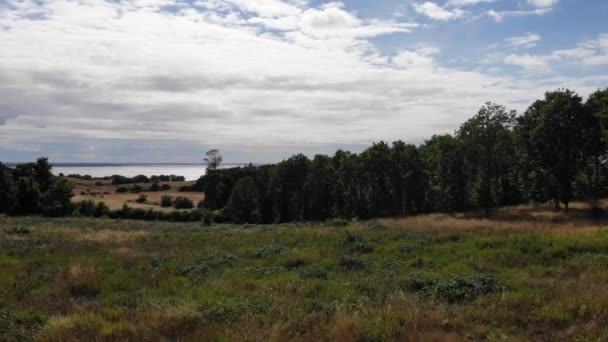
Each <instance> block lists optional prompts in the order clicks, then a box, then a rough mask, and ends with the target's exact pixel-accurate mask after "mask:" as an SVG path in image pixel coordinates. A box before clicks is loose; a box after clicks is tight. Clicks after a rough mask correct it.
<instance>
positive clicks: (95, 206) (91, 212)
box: [74, 200, 110, 217]
mask: <svg viewBox="0 0 608 342" xmlns="http://www.w3.org/2000/svg"><path fill="white" fill-rule="evenodd" d="M109 211H110V208H109V207H108V206H107V205H106V204H105V203H104V202H97V203H95V202H93V201H91V200H88V201H82V202H80V203H78V204H76V209H75V211H74V214H76V215H82V216H93V217H102V216H104V215H107V214H108V212H109Z"/></svg>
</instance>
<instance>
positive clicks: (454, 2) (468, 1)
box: [445, 0, 497, 7]
mask: <svg viewBox="0 0 608 342" xmlns="http://www.w3.org/2000/svg"><path fill="white" fill-rule="evenodd" d="M495 1H497V0H449V1H448V2H446V4H445V5H446V6H452V7H465V6H473V5H477V4H480V3H490V2H495Z"/></svg>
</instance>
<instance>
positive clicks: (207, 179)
mask: <svg viewBox="0 0 608 342" xmlns="http://www.w3.org/2000/svg"><path fill="white" fill-rule="evenodd" d="M204 160H205V162H206V163H207V173H206V174H205V176H204V178H203V179H204V182H203V191H204V192H205V200H204V202H203V205H204V207H205V208H207V209H210V210H215V209H220V208H221V205H218V201H219V197H220V193H219V192H220V191H221V189H220V182H221V179H222V175H221V173H220V172H218V171H219V169H220V166H221V164H222V160H223V158H222V155H221V154H220V151H219V150H218V149H212V150H209V151H207V153H205V158H204Z"/></svg>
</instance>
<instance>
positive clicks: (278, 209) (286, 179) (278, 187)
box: [270, 154, 310, 222]
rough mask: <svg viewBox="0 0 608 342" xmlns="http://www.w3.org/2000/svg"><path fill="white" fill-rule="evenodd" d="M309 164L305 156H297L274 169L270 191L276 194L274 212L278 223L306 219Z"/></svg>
mask: <svg viewBox="0 0 608 342" xmlns="http://www.w3.org/2000/svg"><path fill="white" fill-rule="evenodd" d="M309 163H310V161H309V160H308V158H307V157H306V156H305V155H303V154H297V155H294V156H293V157H291V158H289V159H287V160H285V161H282V162H280V163H279V164H277V166H276V167H275V168H274V172H273V174H272V177H271V179H270V189H271V191H272V193H273V194H274V205H275V208H274V212H275V219H276V220H277V221H278V222H293V221H301V220H303V219H304V213H305V203H306V201H305V197H304V184H305V182H306V179H307V177H308V170H309Z"/></svg>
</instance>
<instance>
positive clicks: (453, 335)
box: [0, 204, 608, 341]
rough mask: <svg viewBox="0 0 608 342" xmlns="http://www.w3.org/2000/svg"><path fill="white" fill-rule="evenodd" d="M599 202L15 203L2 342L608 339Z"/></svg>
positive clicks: (3, 251)
mask: <svg viewBox="0 0 608 342" xmlns="http://www.w3.org/2000/svg"><path fill="white" fill-rule="evenodd" d="M585 213H586V212H585V207H584V205H582V204H579V205H578V206H576V207H575V209H574V210H573V212H571V213H570V214H569V215H567V216H566V215H564V214H562V213H559V212H555V211H552V210H548V209H545V208H537V209H532V208H526V207H519V208H510V209H505V210H501V211H499V212H497V213H495V214H494V216H493V217H492V218H491V219H484V218H477V217H475V216H474V215H470V214H469V215H466V216H465V215H453V216H448V215H429V216H420V217H412V218H404V219H392V220H375V221H370V222H352V223H344V222H338V221H336V222H334V223H333V224H317V225H314V224H301V225H298V224H292V225H276V226H265V227H261V226H236V225H222V226H214V227H212V228H204V227H202V226H201V225H200V224H196V223H188V224H181V223H166V222H137V221H113V220H106V219H84V218H68V219H42V218H34V217H28V218H8V217H2V218H0V269H1V270H2V275H1V276H0V340H28V339H38V340H42V341H69V340H116V339H120V340H143V339H152V340H159V339H170V340H180V339H181V340H185V339H203V338H204V339H205V340H237V341H240V340H243V341H247V340H364V341H381V340H411V341H420V340H424V341H433V340H442V341H444V340H451V341H461V340H470V339H473V340H486V339H487V340H507V341H519V340H547V341H554V340H606V339H608V230H605V229H604V228H603V226H604V223H603V222H602V221H598V220H591V219H589V218H588V217H587V215H586V214H585Z"/></svg>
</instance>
